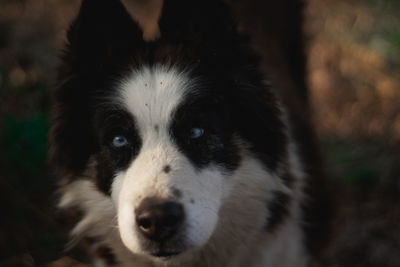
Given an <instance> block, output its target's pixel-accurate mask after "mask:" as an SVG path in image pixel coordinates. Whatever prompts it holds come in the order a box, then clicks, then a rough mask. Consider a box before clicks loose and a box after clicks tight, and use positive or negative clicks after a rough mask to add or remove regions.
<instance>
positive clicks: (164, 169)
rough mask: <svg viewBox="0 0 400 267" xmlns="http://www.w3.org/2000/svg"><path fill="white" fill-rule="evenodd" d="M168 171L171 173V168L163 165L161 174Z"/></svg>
mask: <svg viewBox="0 0 400 267" xmlns="http://www.w3.org/2000/svg"><path fill="white" fill-rule="evenodd" d="M170 171H171V166H169V165H165V166H164V168H163V172H165V173H169V172H170Z"/></svg>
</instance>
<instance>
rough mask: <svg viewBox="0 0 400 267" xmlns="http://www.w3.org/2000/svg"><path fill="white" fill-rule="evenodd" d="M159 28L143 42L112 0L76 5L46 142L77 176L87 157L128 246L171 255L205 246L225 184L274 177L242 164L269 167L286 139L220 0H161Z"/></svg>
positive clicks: (227, 192)
mask: <svg viewBox="0 0 400 267" xmlns="http://www.w3.org/2000/svg"><path fill="white" fill-rule="evenodd" d="M159 27H160V32H161V37H160V39H158V40H156V41H152V42H148V43H146V42H145V41H143V39H142V32H141V30H140V29H139V27H138V26H137V24H136V23H135V22H134V21H133V20H132V19H131V18H130V17H129V15H128V14H127V12H126V11H125V9H124V7H123V6H122V5H121V3H120V2H119V1H117V0H84V1H83V4H82V7H81V10H80V13H79V16H78V18H77V19H76V21H75V22H74V23H73V25H72V27H71V28H70V30H69V32H68V40H69V45H68V47H67V50H66V52H65V56H64V63H63V67H62V69H61V72H60V82H61V84H60V87H59V88H58V90H57V92H56V104H57V106H56V108H55V111H54V115H55V116H54V120H53V127H52V131H51V136H50V137H51V139H50V142H51V152H52V154H51V158H52V162H53V164H54V165H55V166H56V167H57V169H58V170H60V172H61V173H62V175H64V176H68V177H70V179H72V180H73V179H74V178H73V177H79V176H81V175H82V173H83V172H84V171H85V169H87V166H88V165H89V163H90V162H92V163H94V166H95V174H94V177H89V178H88V179H93V180H94V181H95V183H96V185H97V188H98V190H100V191H102V192H103V193H104V194H105V196H108V197H110V198H111V199H112V201H113V203H114V207H115V210H116V214H117V218H118V228H119V232H120V236H121V239H122V241H123V243H124V245H125V246H126V247H127V248H128V249H129V250H130V251H132V252H134V253H141V254H147V255H153V256H157V257H164V258H167V257H172V256H173V255H176V254H181V253H183V252H185V251H188V250H190V249H195V248H199V247H202V246H203V245H204V244H206V243H207V242H208V240H209V239H210V237H211V236H212V235H213V234H214V232H215V231H216V229H217V225H218V224H219V222H220V220H221V218H220V213H221V208H222V207H223V206H224V203H225V202H226V199H228V198H232V196H231V192H232V188H234V187H240V186H241V184H245V181H246V179H249V180H262V179H269V178H265V177H258V176H260V175H259V173H258V174H257V173H256V172H255V171H253V170H251V169H249V166H253V167H254V166H256V167H258V168H259V169H262V170H263V171H265V173H274V172H275V171H276V170H277V169H278V166H279V163H280V162H282V161H283V160H284V158H285V157H286V137H285V134H284V129H283V128H284V126H283V124H282V122H281V120H280V111H279V109H278V107H277V106H278V105H277V103H276V99H275V97H274V95H273V94H272V93H271V91H270V89H269V88H267V87H266V86H265V84H264V83H263V81H262V76H261V75H260V74H259V72H258V70H257V67H258V66H257V64H258V59H257V58H256V57H255V56H254V55H253V54H252V52H251V51H250V50H249V49H248V47H247V45H246V43H245V42H244V41H243V38H242V37H241V36H240V35H238V34H237V32H236V30H235V24H234V23H233V21H232V18H231V16H230V14H229V12H228V10H227V8H226V7H225V5H224V4H222V3H220V2H218V1H211V0H210V1H206V0H202V1H186V0H182V1H172V0H166V1H165V3H164V7H163V11H162V15H161V18H160V21H159ZM249 158H257V159H258V160H257V161H256V162H255V161H254V162H252V163H249V162H250V160H249ZM246 164H247V165H246ZM251 164H253V165H251ZM256 167H254V168H256ZM261 176H262V175H261ZM241 201H242V202H243V201H252V200H246V199H243V200H241ZM259 201H260V202H261V203H262V201H264V200H262V199H260V200H259ZM263 204H265V203H263ZM244 206H245V205H244ZM229 208H230V209H232V210H234V209H235V207H229ZM248 220H250V221H251V220H254V222H249V224H250V225H252V224H253V223H254V225H252V227H253V226H254V227H258V228H260V227H262V226H261V225H260V224H261V223H259V222H258V221H257V220H258V219H256V218H248ZM110 227H111V226H110Z"/></svg>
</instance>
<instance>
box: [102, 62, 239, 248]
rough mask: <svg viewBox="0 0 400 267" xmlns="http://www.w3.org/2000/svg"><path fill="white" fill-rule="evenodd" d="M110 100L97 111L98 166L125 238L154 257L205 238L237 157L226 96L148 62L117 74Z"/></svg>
mask: <svg viewBox="0 0 400 267" xmlns="http://www.w3.org/2000/svg"><path fill="white" fill-rule="evenodd" d="M202 87H203V88H202ZM110 105H111V106H110V107H109V108H110V109H107V108H105V112H104V111H103V110H102V111H101V112H100V113H101V114H99V115H98V118H97V119H98V121H97V122H98V127H97V131H98V132H99V137H100V140H99V143H100V144H101V153H100V154H99V156H98V159H97V160H98V162H101V164H100V165H99V167H98V170H99V172H105V173H114V174H115V175H114V176H111V177H109V179H111V180H112V181H111V182H110V184H111V188H110V189H107V190H109V191H110V192H111V196H112V199H113V201H114V203H115V206H116V208H117V210H118V226H119V230H120V232H121V238H122V240H123V241H124V244H125V245H126V246H127V247H128V248H129V249H130V250H132V251H133V252H136V253H143V252H145V253H150V254H154V255H159V256H160V255H163V256H168V255H172V254H178V253H180V252H182V251H185V250H187V249H189V248H193V247H198V246H201V245H203V244H204V243H205V242H206V241H207V240H208V239H209V237H210V236H211V234H212V233H213V231H214V229H215V226H216V223H217V221H218V211H219V208H220V205H221V201H222V199H223V197H224V195H226V194H227V192H229V188H230V186H231V184H232V183H233V181H232V179H229V178H230V177H231V176H232V174H233V173H234V171H235V169H236V168H237V167H238V164H239V161H240V151H239V148H238V144H237V140H235V136H234V134H233V131H232V125H231V122H230V121H229V120H230V119H229V116H228V111H227V110H226V107H225V106H224V100H222V99H218V97H217V96H215V95H210V94H208V93H207V88H205V87H204V85H201V81H197V82H196V80H193V79H191V78H190V77H189V74H188V73H184V72H182V71H179V70H176V69H174V67H168V68H166V67H162V66H154V67H153V68H148V67H144V68H142V69H140V70H137V71H134V72H133V73H132V74H130V75H129V77H126V78H125V79H123V81H122V82H121V83H120V84H118V85H117V89H116V95H115V97H114V99H113V102H112V103H111V104H110ZM116 109H117V110H116ZM103 163H104V164H103ZM107 163H108V164H107ZM105 179H107V178H105Z"/></svg>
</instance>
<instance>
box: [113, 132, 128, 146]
mask: <svg viewBox="0 0 400 267" xmlns="http://www.w3.org/2000/svg"><path fill="white" fill-rule="evenodd" d="M112 145H113V146H114V147H123V146H126V145H128V140H127V139H126V137H125V136H123V135H117V136H115V137H114V139H113V141H112Z"/></svg>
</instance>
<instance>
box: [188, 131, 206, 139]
mask: <svg viewBox="0 0 400 267" xmlns="http://www.w3.org/2000/svg"><path fill="white" fill-rule="evenodd" d="M203 135H204V129H203V128H192V129H190V131H189V138H190V139H197V138H200V137H202V136H203Z"/></svg>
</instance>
